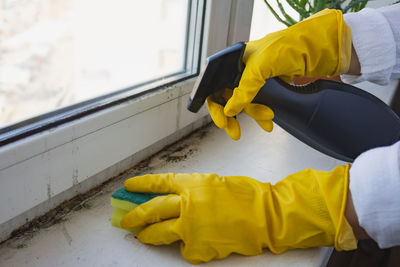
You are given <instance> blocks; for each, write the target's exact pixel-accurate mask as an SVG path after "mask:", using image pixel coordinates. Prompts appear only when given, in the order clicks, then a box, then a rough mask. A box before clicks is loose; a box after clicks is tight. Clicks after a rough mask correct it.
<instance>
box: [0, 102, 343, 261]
mask: <svg viewBox="0 0 400 267" xmlns="http://www.w3.org/2000/svg"><path fill="white" fill-rule="evenodd" d="M182 104H183V103H182ZM175 108H176V107H175ZM239 120H240V123H241V125H242V129H243V130H242V138H241V140H240V141H237V142H235V141H232V140H230V139H229V138H228V137H227V135H226V134H225V132H224V131H222V130H219V129H217V128H216V127H215V126H213V125H210V126H207V127H206V128H203V129H201V130H200V131H198V132H196V133H194V134H193V135H191V136H190V137H189V138H186V139H183V140H181V141H179V142H178V143H176V144H175V145H173V146H171V147H169V148H167V149H164V150H163V151H161V152H160V153H158V154H156V155H155V156H153V157H151V158H150V159H149V160H148V161H146V164H140V166H137V167H136V168H133V169H130V170H129V171H128V172H127V173H125V174H123V175H121V176H120V177H118V178H116V179H114V180H112V181H111V182H109V183H108V184H106V185H105V186H103V187H102V188H101V189H100V190H99V193H98V194H97V195H95V196H94V197H92V198H91V199H89V200H87V201H86V202H84V203H83V204H82V205H81V206H82V208H81V209H80V210H77V211H73V212H70V213H68V214H66V215H65V216H64V217H61V219H62V220H61V222H59V223H57V224H54V225H52V226H50V227H48V226H47V227H46V228H45V229H40V230H36V231H33V232H28V233H27V234H25V235H22V236H20V237H18V238H17V237H16V238H13V239H11V240H9V241H6V242H5V243H3V244H2V245H0V262H2V264H3V265H4V266H21V267H22V266H82V265H84V266H100V265H101V266H191V265H190V264H189V263H187V262H186V261H185V260H184V259H183V258H182V257H181V256H180V252H179V246H178V245H172V246H161V247H156V246H149V245H144V244H141V243H140V242H139V241H138V240H137V239H135V238H134V236H133V235H132V234H130V233H128V232H126V231H124V230H122V229H118V228H115V227H113V226H111V223H110V216H111V214H112V207H111V206H110V203H109V201H110V196H111V194H112V192H113V191H114V190H115V189H117V188H120V187H122V183H123V181H124V180H125V179H127V178H129V177H131V176H135V175H140V174H144V173H163V172H189V173H191V172H200V173H206V172H207V173H218V174H220V175H245V176H250V177H253V178H255V179H259V180H260V181H264V182H272V183H275V182H277V181H279V180H280V179H282V178H284V177H285V176H287V175H289V174H291V173H294V172H297V171H300V170H302V169H306V168H309V167H311V168H315V169H320V170H330V169H332V168H334V167H335V166H337V165H339V164H342V162H340V161H337V160H334V159H332V158H329V157H327V156H325V155H323V154H321V153H319V152H317V151H315V150H313V149H312V148H310V147H308V146H306V145H304V144H303V143H301V142H299V141H298V140H296V139H295V138H293V137H292V136H290V135H289V134H287V133H286V132H284V131H283V130H282V129H280V128H279V127H275V129H274V131H273V132H272V133H271V134H267V133H265V132H263V131H262V130H261V129H259V127H258V125H257V124H256V123H255V122H254V121H252V120H251V119H249V118H248V117H246V116H240V117H239ZM174 127H176V125H174ZM174 127H172V128H174ZM134 132H135V131H133V130H132V132H130V133H129V134H131V135H132V134H134ZM125 146H126V144H125ZM121 147H122V146H121ZM121 147H119V148H121ZM110 153H111V152H110ZM46 158H47V157H46ZM47 160H48V158H47ZM71 182H72V181H71ZM330 252H331V249H329V248H311V249H298V250H292V251H289V252H286V253H283V254H281V255H274V254H272V253H270V252H268V251H267V250H266V251H265V252H264V253H263V254H261V255H259V256H254V257H246V256H240V255H231V256H229V257H228V258H227V259H224V260H219V261H213V262H210V263H209V264H207V266H232V265H234V266H253V265H254V266H261V265H268V266H323V265H324V262H325V261H326V260H327V258H328V257H329V255H330Z"/></svg>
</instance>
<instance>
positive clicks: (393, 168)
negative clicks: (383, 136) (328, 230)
mask: <svg viewBox="0 0 400 267" xmlns="http://www.w3.org/2000/svg"><path fill="white" fill-rule="evenodd" d="M350 191H351V194H352V198H353V203H354V208H355V210H356V213H357V216H358V220H359V223H360V225H361V227H363V228H364V229H365V231H367V233H368V235H369V236H370V237H371V238H372V239H374V240H375V241H376V242H377V243H378V245H379V247H380V248H389V247H393V246H398V245H400V142H397V143H395V144H393V145H391V146H387V147H379V148H374V149H371V150H368V151H366V152H364V153H363V154H361V155H360V156H358V157H357V158H356V160H355V161H354V163H353V165H352V166H351V168H350Z"/></svg>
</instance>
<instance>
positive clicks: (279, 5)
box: [276, 0, 297, 25]
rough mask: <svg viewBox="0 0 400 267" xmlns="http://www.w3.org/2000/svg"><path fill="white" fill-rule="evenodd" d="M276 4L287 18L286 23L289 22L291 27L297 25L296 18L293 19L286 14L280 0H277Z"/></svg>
mask: <svg viewBox="0 0 400 267" xmlns="http://www.w3.org/2000/svg"><path fill="white" fill-rule="evenodd" d="M276 3H277V4H278V7H279V9H280V11H281V13H282V15H283V16H284V17H285V19H286V21H288V22H289V23H290V24H291V25H294V24H296V23H297V21H296V20H295V19H294V18H292V17H291V16H289V14H287V13H286V11H285V9H284V8H283V5H282V4H281V2H280V1H279V0H276Z"/></svg>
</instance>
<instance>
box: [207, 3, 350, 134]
mask: <svg viewBox="0 0 400 267" xmlns="http://www.w3.org/2000/svg"><path fill="white" fill-rule="evenodd" d="M350 57H351V30H350V28H349V27H348V26H347V24H346V23H345V22H344V21H343V15H342V13H341V11H339V10H329V9H325V10H323V11H320V12H318V13H317V14H315V15H313V16H311V17H309V18H308V19H306V20H304V21H302V22H299V23H297V24H295V25H293V26H291V27H289V28H287V29H284V30H281V31H278V32H274V33H271V34H268V35H266V36H265V37H264V38H262V39H260V40H256V41H251V42H248V43H247V45H246V49H245V52H244V56H243V62H244V63H245V64H246V67H245V69H244V72H243V75H242V78H241V80H240V83H239V86H238V87H237V88H235V89H234V92H233V96H232V97H231V98H230V99H229V100H228V102H227V104H226V105H225V108H224V110H223V111H224V112H222V109H221V107H220V106H217V105H218V104H216V103H213V104H215V105H213V104H210V103H208V108H209V111H210V114H214V116H213V117H212V118H213V120H214V122H215V124H216V125H217V126H219V127H220V128H224V129H225V130H226V131H227V132H228V134H229V135H230V136H231V137H232V138H233V139H235V140H236V139H239V138H240V127H239V124H238V123H237V122H230V121H232V120H231V119H229V118H232V117H233V116H235V115H237V114H238V113H240V112H241V111H242V110H243V109H246V107H248V105H249V103H251V101H252V100H253V98H254V97H255V96H256V95H257V93H258V91H259V90H260V88H261V87H262V86H263V85H264V83H265V80H266V79H268V78H271V77H280V78H281V79H283V80H284V81H286V82H290V81H291V80H292V79H293V78H294V77H319V76H334V75H337V74H342V73H346V72H347V70H348V69H349V66H350ZM207 102H210V100H209V101H207ZM216 114H218V115H216ZM250 116H251V117H253V115H250ZM260 117H261V116H257V118H256V120H257V121H258V120H260ZM253 118H254V117H253ZM268 119H269V118H268ZM265 120H267V119H265ZM226 121H228V123H225V122H226ZM221 125H222V126H224V127H221ZM267 129H272V127H267Z"/></svg>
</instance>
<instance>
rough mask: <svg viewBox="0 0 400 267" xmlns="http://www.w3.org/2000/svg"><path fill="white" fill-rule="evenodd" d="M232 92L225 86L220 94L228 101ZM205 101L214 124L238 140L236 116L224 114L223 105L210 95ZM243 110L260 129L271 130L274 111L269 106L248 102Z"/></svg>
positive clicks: (238, 131)
mask: <svg viewBox="0 0 400 267" xmlns="http://www.w3.org/2000/svg"><path fill="white" fill-rule="evenodd" d="M232 93H233V90H232V89H228V88H226V89H225V90H224V92H223V94H222V97H223V99H224V100H225V101H228V100H229V99H230V98H231V97H232ZM206 103H207V108H208V112H209V113H210V116H211V118H212V120H213V121H214V123H215V125H216V126H217V127H218V128H221V129H224V130H225V131H226V133H227V134H228V135H229V136H230V138H232V139H233V140H239V139H240V125H239V122H238V120H237V119H236V118H232V117H227V116H225V114H224V107H223V106H222V105H220V104H218V103H216V102H214V101H213V100H212V99H211V97H207V99H206ZM244 112H245V113H246V114H247V115H249V116H250V117H252V118H253V119H254V120H255V121H256V122H257V123H258V125H260V127H261V128H262V129H264V130H265V131H267V132H271V131H272V128H273V124H272V119H273V118H274V112H273V111H272V110H271V109H270V108H269V107H267V106H264V105H260V104H253V103H250V104H248V105H246V106H245V107H244Z"/></svg>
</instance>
